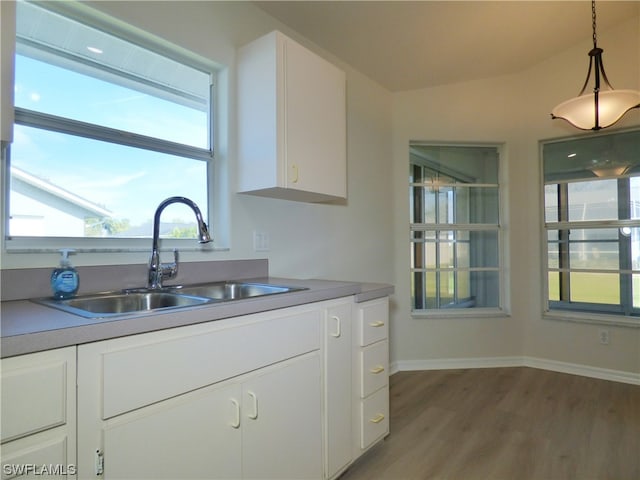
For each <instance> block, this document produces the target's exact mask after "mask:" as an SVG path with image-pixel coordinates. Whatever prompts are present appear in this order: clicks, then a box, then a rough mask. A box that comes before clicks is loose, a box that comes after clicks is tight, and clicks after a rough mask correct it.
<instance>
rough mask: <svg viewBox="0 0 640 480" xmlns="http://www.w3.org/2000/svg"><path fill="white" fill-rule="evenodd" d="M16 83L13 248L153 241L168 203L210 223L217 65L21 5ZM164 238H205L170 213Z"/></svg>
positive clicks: (88, 16) (62, 13) (64, 6)
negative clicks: (157, 218)
mask: <svg viewBox="0 0 640 480" xmlns="http://www.w3.org/2000/svg"><path fill="white" fill-rule="evenodd" d="M93 22H95V24H94V23H93ZM15 72H16V75H15V127H14V141H13V143H12V144H11V145H10V146H9V148H8V150H7V151H6V152H5V155H6V157H7V159H8V161H7V163H8V164H9V167H8V172H7V173H8V176H9V179H10V188H9V189H8V191H7V192H5V195H6V198H5V204H6V205H7V206H8V208H7V209H6V211H5V215H6V216H7V217H8V222H7V226H8V237H9V238H8V240H7V245H8V246H9V247H10V248H24V247H25V246H27V245H28V246H29V247H30V248H46V247H50V246H52V245H55V244H57V243H56V242H59V240H57V238H72V239H73V240H64V242H66V243H65V245H64V246H69V245H73V246H78V247H95V246H96V245H97V244H100V248H103V247H104V242H105V241H106V240H107V239H125V238H126V239H136V238H144V237H150V236H151V233H152V228H151V223H152V219H153V214H154V211H155V209H156V207H157V206H158V205H159V203H160V202H161V201H162V200H164V199H165V198H167V197H170V196H187V197H189V198H190V199H192V200H193V201H195V202H196V203H197V204H198V206H199V207H200V209H201V210H202V212H203V214H204V216H205V217H208V216H209V208H208V207H209V204H210V197H211V196H212V192H211V191H210V189H209V186H210V185H211V184H212V182H211V181H210V179H211V177H212V172H213V139H212V131H213V130H212V111H213V105H212V98H213V97H212V92H213V78H214V73H215V72H214V70H213V68H212V67H211V66H210V65H209V64H208V63H207V61H205V60H202V59H200V58H199V57H198V58H196V56H195V55H192V54H190V53H189V52H186V51H183V50H181V49H180V48H179V47H175V46H173V45H170V44H168V43H166V42H164V41H163V40H161V39H158V38H152V37H151V36H150V35H147V34H145V33H143V32H139V31H137V30H135V29H133V28H132V27H129V26H126V27H125V26H122V25H120V24H119V23H118V22H117V21H115V20H112V19H108V18H106V17H104V16H101V15H98V14H97V13H95V12H93V11H90V9H87V8H84V6H83V5H81V4H75V3H74V4H71V3H69V4H68V3H67V2H51V3H40V2H26V1H19V2H18V3H17V17H16V55H15ZM160 234H161V236H162V237H168V238H172V239H175V241H180V240H179V239H181V238H196V225H195V222H194V219H193V213H192V212H191V211H190V210H189V208H188V207H186V206H184V205H179V204H176V205H172V206H171V207H170V212H168V213H167V214H166V215H164V216H163V222H162V224H161V226H160ZM29 242H30V243H29ZM92 242H93V243H92ZM109 245H111V246H113V245H114V243H113V242H112V243H110V244H109Z"/></svg>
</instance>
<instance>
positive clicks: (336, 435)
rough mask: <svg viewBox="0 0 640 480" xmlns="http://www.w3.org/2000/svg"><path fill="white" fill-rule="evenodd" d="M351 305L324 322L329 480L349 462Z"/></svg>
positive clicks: (339, 308) (335, 309) (328, 315)
mask: <svg viewBox="0 0 640 480" xmlns="http://www.w3.org/2000/svg"><path fill="white" fill-rule="evenodd" d="M351 356H352V355H351V302H350V301H349V302H348V303H343V304H341V305H336V306H333V307H330V308H328V309H327V312H326V318H325V357H324V362H325V363H324V369H325V370H324V372H325V373H324V398H325V452H326V458H325V462H326V463H325V468H326V473H327V478H332V477H333V476H334V475H335V474H336V473H338V472H339V471H340V470H341V469H342V468H344V467H346V466H347V465H348V464H349V463H350V462H351V384H352V382H351V368H352V366H351Z"/></svg>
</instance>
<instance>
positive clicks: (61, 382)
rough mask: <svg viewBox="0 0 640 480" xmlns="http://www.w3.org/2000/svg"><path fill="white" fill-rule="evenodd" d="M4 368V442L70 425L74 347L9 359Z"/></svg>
mask: <svg viewBox="0 0 640 480" xmlns="http://www.w3.org/2000/svg"><path fill="white" fill-rule="evenodd" d="M1 365H2V413H1V415H2V418H1V420H2V423H1V425H2V426H1V432H2V434H1V436H2V443H4V442H7V441H9V440H15V439H18V438H21V437H25V436H27V435H31V434H33V433H37V432H41V431H44V430H48V429H50V428H54V427H58V426H60V425H64V424H66V423H67V395H68V392H74V391H75V348H74V347H70V348H68V349H62V350H51V351H49V352H42V353H34V354H30V355H22V356H18V357H12V358H6V359H3V360H2V363H1ZM71 405H72V406H74V405H75V403H72V404H71ZM74 408H75V407H74Z"/></svg>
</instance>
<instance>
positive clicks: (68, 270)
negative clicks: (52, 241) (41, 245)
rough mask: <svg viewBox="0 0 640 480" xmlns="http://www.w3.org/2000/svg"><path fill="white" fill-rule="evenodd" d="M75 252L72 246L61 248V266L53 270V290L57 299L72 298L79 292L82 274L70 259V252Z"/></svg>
mask: <svg viewBox="0 0 640 480" xmlns="http://www.w3.org/2000/svg"><path fill="white" fill-rule="evenodd" d="M73 252H75V250H73V249H71V248H63V249H61V250H60V253H61V254H62V258H60V266H59V267H58V268H55V269H54V270H53V272H51V290H52V292H53V298H55V299H56V300H64V299H65V298H71V297H73V296H74V295H75V294H76V293H77V292H78V286H79V285H80V276H79V275H78V272H77V271H76V269H75V268H73V266H72V265H71V262H70V261H69V254H70V253H73Z"/></svg>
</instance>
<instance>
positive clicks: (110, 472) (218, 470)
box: [103, 383, 241, 479]
mask: <svg viewBox="0 0 640 480" xmlns="http://www.w3.org/2000/svg"><path fill="white" fill-rule="evenodd" d="M240 393H241V387H240V385H239V384H236V383H231V384H226V385H225V386H223V387H218V388H206V389H202V390H199V391H196V392H192V393H190V394H185V395H182V396H180V397H177V398H174V399H170V400H166V401H164V402H160V403H158V404H156V405H152V406H149V407H146V408H142V409H140V410H137V411H135V412H131V413H129V414H125V415H121V416H119V417H116V418H114V419H112V420H109V421H107V422H106V424H105V427H104V430H103V438H104V477H103V478H105V479H131V478H136V479H145V478H148V479H163V478H164V479H177V478H180V479H201V478H210V479H216V478H219V479H234V478H241V470H240V469H241V459H240V453H241V446H240V445H241V428H240V427H241V425H240V418H241V417H240V398H241V397H240Z"/></svg>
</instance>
